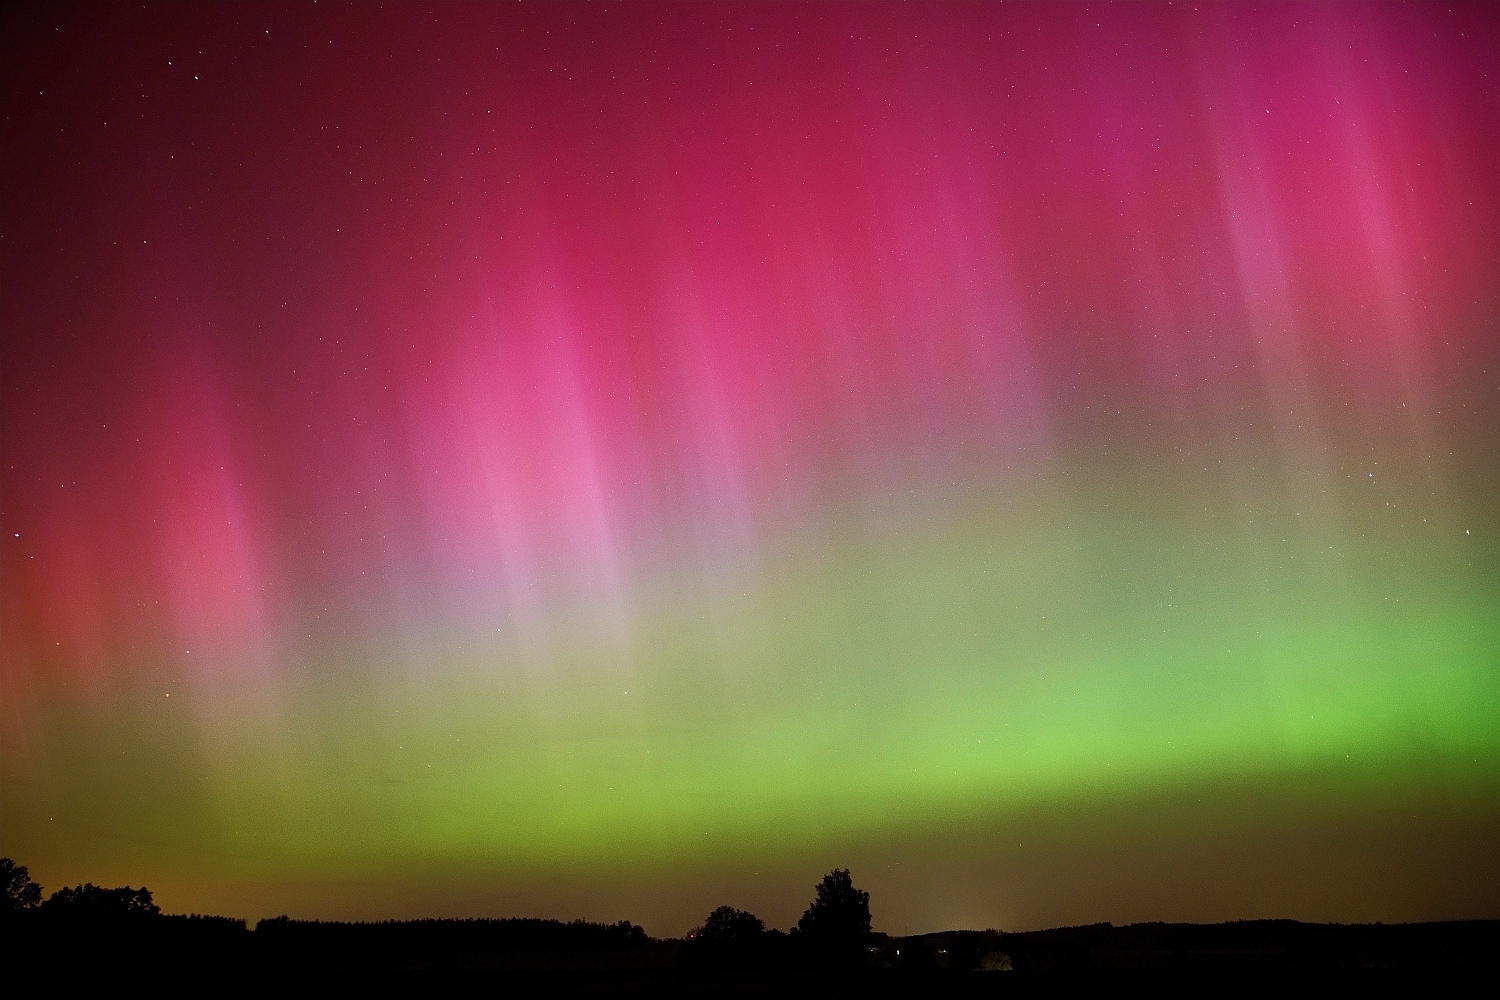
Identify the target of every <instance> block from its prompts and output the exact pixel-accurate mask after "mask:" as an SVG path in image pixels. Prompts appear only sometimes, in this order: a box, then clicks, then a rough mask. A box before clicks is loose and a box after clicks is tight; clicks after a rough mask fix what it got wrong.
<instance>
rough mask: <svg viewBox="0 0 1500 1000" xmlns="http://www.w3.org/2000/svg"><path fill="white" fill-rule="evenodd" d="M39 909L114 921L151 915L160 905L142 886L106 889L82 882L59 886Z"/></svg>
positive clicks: (66, 916) (54, 914)
mask: <svg viewBox="0 0 1500 1000" xmlns="http://www.w3.org/2000/svg"><path fill="white" fill-rule="evenodd" d="M42 912H43V913H44V914H47V915H49V916H52V917H61V918H64V919H68V920H88V921H100V922H103V921H111V922H113V921H118V920H136V919H140V918H142V917H155V916H158V915H159V914H160V913H161V909H160V907H158V906H157V905H156V904H155V903H153V902H152V901H151V890H150V889H147V888H146V887H145V886H141V887H140V888H139V889H132V888H130V887H129V886H121V887H120V888H118V889H106V888H104V887H103V886H97V885H94V884H93V883H92V882H85V883H84V884H83V885H80V886H75V887H73V888H71V889H59V890H57V891H56V892H54V893H53V894H52V895H51V896H49V897H47V901H46V902H45V903H43V904H42Z"/></svg>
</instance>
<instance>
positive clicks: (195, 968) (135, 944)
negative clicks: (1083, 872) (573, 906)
mask: <svg viewBox="0 0 1500 1000" xmlns="http://www.w3.org/2000/svg"><path fill="white" fill-rule="evenodd" d="M7 924H8V926H7V927H6V929H5V931H6V932H5V937H6V942H5V944H6V948H5V950H6V954H7V956H8V959H9V961H10V962H11V963H18V962H19V963H20V964H21V965H23V966H25V967H26V968H29V969H33V970H37V971H39V972H40V971H42V970H45V969H53V970H66V972H65V975H67V976H80V975H81V976H87V977H89V978H91V979H98V978H99V977H104V978H109V977H113V976H116V975H117V976H119V977H120V978H121V979H122V981H132V982H136V983H140V982H142V981H143V979H144V980H150V979H156V978H162V979H174V978H179V977H181V978H184V979H185V980H186V981H188V982H191V983H195V984H196V985H197V986H199V987H203V988H216V989H217V988H229V989H232V988H233V987H234V986H235V985H237V984H239V985H245V986H249V985H250V984H251V983H256V984H260V986H261V987H264V986H265V985H267V984H275V983H285V984H286V985H287V986H289V987H290V986H294V985H302V986H306V985H312V984H314V983H321V984H330V983H340V982H341V983H343V984H344V985H347V986H356V985H367V986H375V987H381V988H389V989H401V988H403V987H407V986H410V987H420V986H424V985H425V986H427V987H432V986H435V985H438V984H440V983H443V982H451V983H464V984H467V985H470V986H480V985H483V986H485V987H486V988H487V992H498V993H501V994H506V993H510V994H514V995H567V996H606V995H618V994H621V993H627V994H646V993H655V994H670V995H704V996H708V995H712V996H716V997H732V996H771V995H778V996H780V995H787V994H789V993H794V994H798V995H809V994H814V993H816V994H824V993H836V994H838V995H850V994H868V995H881V996H887V995H974V996H978V995H993V994H995V993H996V992H1005V991H1006V990H1007V989H1009V988H1010V987H1009V986H1007V985H1006V984H1012V985H1014V984H1019V983H1020V982H1023V981H1026V980H1034V979H1035V978H1036V977H1039V976H1040V977H1049V978H1050V977H1058V976H1062V977H1069V976H1090V977H1098V976H1101V975H1102V976H1106V977H1114V976H1121V977H1126V978H1130V977H1134V976H1139V975H1141V974H1153V973H1154V974H1168V975H1183V976H1190V977H1195V978H1196V977H1210V978H1215V979H1218V978H1222V979H1223V980H1224V981H1225V983H1226V984H1233V983H1236V982H1245V981H1253V980H1254V978H1255V977H1264V976H1282V975H1288V974H1290V975H1293V976H1298V977H1300V976H1302V975H1304V974H1330V973H1331V974H1353V975H1359V976H1366V977H1368V976H1372V975H1375V976H1378V975H1380V974H1381V973H1383V972H1389V973H1400V974H1408V975H1411V974H1414V975H1416V976H1417V977H1425V976H1442V975H1447V974H1451V973H1457V972H1466V973H1470V974H1473V973H1478V974H1480V975H1484V976H1492V975H1493V974H1494V971H1495V967H1496V966H1495V962H1496V958H1497V957H1500V921H1464V922H1451V923H1429V924H1397V925H1380V924H1375V925H1332V924H1302V923H1297V922H1295V921H1290V920H1274V921H1244V922H1236V923H1227V924H1211V925H1199V924H1133V925H1130V926H1126V927H1114V926H1111V925H1109V924H1097V925H1092V926H1086V927H1067V928H1058V929H1054V930H1045V931H1030V932H1026V933H1015V934H1009V933H1002V932H998V931H947V932H943V933H938V934H926V935H920V936H912V937H900V938H898V937H889V936H886V935H881V934H877V935H873V936H871V937H870V938H869V939H868V941H867V942H866V943H864V944H863V945H862V946H861V948H860V949H859V950H858V952H857V953H856V952H854V951H852V950H845V951H842V952H837V953H830V952H827V951H820V950H817V949H814V948H812V947H810V946H809V945H808V944H807V943H806V942H804V941H801V940H799V936H798V935H796V934H792V935H786V934H782V933H780V932H777V931H772V932H767V933H766V934H764V935H763V936H761V937H760V938H758V939H756V940H755V941H753V942H751V943H749V944H743V943H741V944H736V945H734V946H732V947H722V946H718V947H716V946H711V945H707V944H705V942H702V941H693V940H685V941H684V940H661V939H654V938H650V937H648V936H647V935H646V933H645V932H644V930H642V929H641V928H640V927H638V926H635V925H632V924H629V923H620V924H614V925H604V924H589V923H583V922H575V923H571V924H564V923H560V922H557V921H544V920H427V921H409V922H389V923H375V924H339V923H318V922H304V921H295V920H287V919H285V918H278V919H274V920H262V921H261V922H260V923H259V924H258V925H257V927H256V928H255V929H254V930H251V929H248V928H247V927H246V925H245V923H244V922H242V921H237V920H227V919H224V918H216V917H207V918H204V917H174V916H164V915H159V916H155V917H152V918H150V919H142V920H140V921H136V922H134V923H121V924H114V925H109V926H106V925H99V924H93V925H90V924H89V923H86V922H84V923H79V922H72V921H56V920H51V921H49V920H41V919H34V920H25V921H19V922H12V921H8V922H7Z"/></svg>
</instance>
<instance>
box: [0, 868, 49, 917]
mask: <svg viewBox="0 0 1500 1000" xmlns="http://www.w3.org/2000/svg"><path fill="white" fill-rule="evenodd" d="M41 901H42V887H41V886H39V885H37V884H36V883H35V882H33V881H31V872H29V871H27V870H26V866H25V865H18V864H16V863H15V862H14V861H12V860H11V859H10V858H0V910H3V912H5V913H19V912H20V911H22V910H29V909H31V908H32V907H34V906H37V905H38V904H39V903H41Z"/></svg>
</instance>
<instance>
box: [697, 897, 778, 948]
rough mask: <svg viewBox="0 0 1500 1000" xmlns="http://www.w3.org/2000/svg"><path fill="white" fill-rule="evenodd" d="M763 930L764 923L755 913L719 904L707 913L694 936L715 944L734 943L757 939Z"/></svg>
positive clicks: (764, 928)
mask: <svg viewBox="0 0 1500 1000" xmlns="http://www.w3.org/2000/svg"><path fill="white" fill-rule="evenodd" d="M765 930H766V925H765V924H764V923H762V922H761V919H760V917H757V916H756V915H755V914H753V913H749V912H747V911H745V910H736V909H735V908H734V907H732V906H721V907H719V908H718V909H717V910H715V911H714V912H712V913H710V914H709V915H708V919H707V920H705V921H703V926H702V927H700V928H698V931H697V933H696V934H695V935H694V936H695V937H696V938H697V939H698V940H700V941H708V942H712V943H715V944H736V943H740V942H745V941H755V940H758V939H759V938H760V936H761V935H762V934H763V933H765Z"/></svg>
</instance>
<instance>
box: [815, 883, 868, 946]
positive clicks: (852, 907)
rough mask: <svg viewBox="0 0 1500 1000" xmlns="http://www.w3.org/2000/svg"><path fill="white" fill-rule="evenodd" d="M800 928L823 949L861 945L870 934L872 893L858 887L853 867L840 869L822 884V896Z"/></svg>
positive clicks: (820, 890) (820, 893)
mask: <svg viewBox="0 0 1500 1000" xmlns="http://www.w3.org/2000/svg"><path fill="white" fill-rule="evenodd" d="M797 930H798V931H800V932H801V933H802V934H804V935H805V936H806V937H807V940H808V941H809V942H810V943H813V944H815V945H817V946H820V947H823V948H831V949H837V950H845V949H854V948H857V947H858V946H859V945H862V944H863V943H864V942H865V940H866V939H867V938H868V937H869V936H870V894H869V893H868V892H865V891H864V890H862V889H856V888H855V887H854V880H853V879H851V878H850V877H849V869H847V868H836V869H834V870H833V871H831V872H829V873H828V874H827V875H824V876H823V881H822V882H819V883H818V896H817V898H816V899H814V900H813V902H812V905H811V906H809V907H808V908H807V910H806V911H805V912H804V913H803V914H802V919H801V920H799V921H797Z"/></svg>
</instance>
